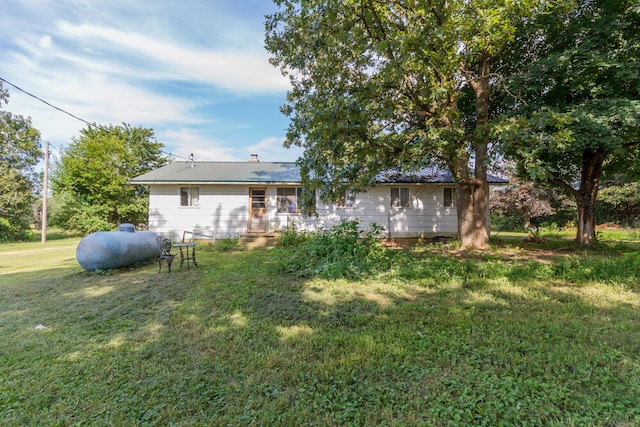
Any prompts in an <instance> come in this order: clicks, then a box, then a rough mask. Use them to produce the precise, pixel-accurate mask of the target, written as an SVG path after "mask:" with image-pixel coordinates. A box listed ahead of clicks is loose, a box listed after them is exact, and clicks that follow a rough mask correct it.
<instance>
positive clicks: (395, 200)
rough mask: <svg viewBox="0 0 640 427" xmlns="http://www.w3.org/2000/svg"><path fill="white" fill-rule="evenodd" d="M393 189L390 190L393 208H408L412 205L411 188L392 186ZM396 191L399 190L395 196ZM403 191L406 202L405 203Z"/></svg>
mask: <svg viewBox="0 0 640 427" xmlns="http://www.w3.org/2000/svg"><path fill="white" fill-rule="evenodd" d="M390 190H391V191H390V192H389V194H390V196H391V207H392V208H408V207H410V206H411V190H410V189H409V187H391V189H390ZM394 192H397V195H396V197H394V194H393V193H394ZM403 193H404V195H405V197H404V203H403Z"/></svg>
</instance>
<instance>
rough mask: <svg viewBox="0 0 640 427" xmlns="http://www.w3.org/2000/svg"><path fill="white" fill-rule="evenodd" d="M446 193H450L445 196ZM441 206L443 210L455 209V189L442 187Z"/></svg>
mask: <svg viewBox="0 0 640 427" xmlns="http://www.w3.org/2000/svg"><path fill="white" fill-rule="evenodd" d="M447 192H449V193H450V195H449V196H447ZM442 206H444V207H445V208H455V207H456V188H455V187H444V188H443V189H442Z"/></svg>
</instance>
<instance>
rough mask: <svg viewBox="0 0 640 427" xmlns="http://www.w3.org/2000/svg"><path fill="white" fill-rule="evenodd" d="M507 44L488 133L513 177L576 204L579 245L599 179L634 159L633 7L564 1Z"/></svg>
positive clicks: (587, 236)
mask: <svg viewBox="0 0 640 427" xmlns="http://www.w3.org/2000/svg"><path fill="white" fill-rule="evenodd" d="M516 40H517V42H516V43H514V44H513V45H512V46H513V49H512V50H511V51H509V52H508V53H509V54H508V56H505V57H504V58H505V59H507V60H508V61H505V63H504V64H503V65H504V66H505V67H507V68H511V73H510V77H509V79H508V80H507V84H506V86H505V87H506V88H507V90H508V95H507V94H506V93H505V97H504V98H503V99H505V100H509V101H508V102H507V104H510V106H509V107H505V109H508V110H510V114H509V115H510V116H511V119H509V120H508V121H506V122H504V123H503V124H502V126H499V127H498V128H497V130H498V135H499V136H500V137H501V138H502V139H503V140H504V141H505V142H506V144H504V147H505V149H506V151H507V153H509V154H510V155H512V156H513V157H514V158H515V159H516V160H517V161H518V165H519V173H520V175H521V176H522V177H523V178H525V179H530V180H533V181H535V182H537V183H539V184H543V185H551V186H555V187H557V188H559V189H561V190H562V191H564V192H565V193H566V194H568V195H569V196H570V197H572V198H573V199H574V200H575V201H576V205H577V207H578V230H577V236H576V240H577V241H578V242H580V243H585V244H589V243H591V242H593V241H594V240H595V238H596V234H595V204H596V199H597V195H598V189H599V187H600V177H601V174H602V173H603V171H609V172H615V170H616V169H623V170H629V169H630V168H631V169H633V168H634V166H635V167H636V169H637V164H638V162H639V161H640V156H639V151H640V149H639V147H640V59H639V58H640V2H639V1H638V0H575V1H569V2H564V5H562V4H559V5H558V7H555V8H554V9H552V10H551V11H550V12H549V13H547V14H545V15H540V16H538V17H537V19H536V20H534V21H532V22H530V23H527V25H526V26H522V27H521V28H520V31H519V33H518V36H517V39H516Z"/></svg>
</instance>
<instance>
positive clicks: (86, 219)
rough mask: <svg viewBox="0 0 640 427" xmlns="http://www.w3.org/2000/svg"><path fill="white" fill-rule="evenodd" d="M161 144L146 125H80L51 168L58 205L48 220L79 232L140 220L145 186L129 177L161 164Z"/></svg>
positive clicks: (144, 208) (143, 215)
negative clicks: (80, 128)
mask: <svg viewBox="0 0 640 427" xmlns="http://www.w3.org/2000/svg"><path fill="white" fill-rule="evenodd" d="M162 147H163V145H162V144H161V143H159V142H157V141H156V139H155V137H154V133H153V130H151V129H144V128H140V127H131V126H129V125H127V124H123V125H122V126H113V125H109V126H89V127H87V128H85V129H83V130H82V131H81V132H80V137H79V138H73V142H72V143H71V144H70V145H69V147H67V148H65V149H63V150H62V153H61V155H60V159H59V160H58V161H57V162H56V164H55V165H54V167H53V168H52V173H51V184H52V185H51V186H52V189H53V193H54V197H55V198H56V203H57V205H58V208H57V209H56V213H55V215H54V218H52V220H53V221H54V222H55V223H56V224H59V225H62V226H64V227H66V228H69V229H74V230H80V231H84V232H91V231H96V230H108V229H113V228H114V227H115V226H117V225H118V224H120V223H123V222H129V223H133V224H138V223H145V222H146V221H147V217H148V216H147V214H148V204H149V201H148V190H147V189H146V187H144V186H139V185H133V184H131V183H130V182H129V179H131V178H133V177H135V176H137V175H140V174H143V173H145V172H148V171H150V170H152V169H155V168H157V167H160V166H162V165H164V164H166V162H167V159H166V157H165V156H164V155H163V154H162Z"/></svg>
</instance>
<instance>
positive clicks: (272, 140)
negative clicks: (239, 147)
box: [246, 137, 303, 162]
mask: <svg viewBox="0 0 640 427" xmlns="http://www.w3.org/2000/svg"><path fill="white" fill-rule="evenodd" d="M283 142H284V138H276V137H269V138H265V139H263V140H262V141H259V142H258V143H256V144H253V145H250V146H248V147H246V152H247V157H249V154H258V156H259V159H260V160H262V161H265V162H293V161H296V160H297V159H298V157H300V156H301V155H302V152H303V149H302V148H300V147H297V146H292V147H290V148H289V149H286V148H284V147H283V146H282V144H283Z"/></svg>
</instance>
